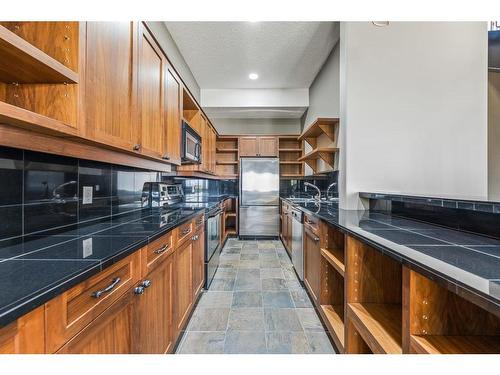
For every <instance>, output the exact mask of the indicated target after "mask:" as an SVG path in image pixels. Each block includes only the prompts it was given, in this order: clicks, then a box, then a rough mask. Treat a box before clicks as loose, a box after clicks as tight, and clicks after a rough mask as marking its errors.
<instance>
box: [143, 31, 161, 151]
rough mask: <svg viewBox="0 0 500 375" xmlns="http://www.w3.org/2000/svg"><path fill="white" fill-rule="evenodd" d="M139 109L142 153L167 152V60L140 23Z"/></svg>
mask: <svg viewBox="0 0 500 375" xmlns="http://www.w3.org/2000/svg"><path fill="white" fill-rule="evenodd" d="M139 30H140V37H139V38H140V39H139V51H140V53H139V73H138V76H139V82H138V92H139V96H138V99H139V113H140V124H141V147H140V151H141V153H142V154H145V155H149V156H153V157H157V158H161V157H162V156H163V154H164V148H165V144H164V133H165V131H164V127H165V116H164V104H165V103H164V99H163V95H164V82H165V79H164V74H165V70H166V63H167V60H166V58H165V56H164V55H163V53H162V51H161V50H160V48H159V47H158V45H157V44H156V42H155V41H154V39H153V37H152V35H151V34H150V32H149V31H148V30H147V29H146V28H145V26H144V25H143V24H140V26H139Z"/></svg>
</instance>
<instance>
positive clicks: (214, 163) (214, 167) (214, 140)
mask: <svg viewBox="0 0 500 375" xmlns="http://www.w3.org/2000/svg"><path fill="white" fill-rule="evenodd" d="M216 147H217V134H216V133H215V130H214V129H212V147H211V151H212V159H211V160H212V168H211V171H212V173H213V174H216V173H217V161H216V160H217V150H216Z"/></svg>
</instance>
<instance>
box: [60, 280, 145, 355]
mask: <svg viewBox="0 0 500 375" xmlns="http://www.w3.org/2000/svg"><path fill="white" fill-rule="evenodd" d="M135 301H136V296H135V295H134V292H133V290H129V291H127V292H126V293H125V294H124V295H123V296H121V297H120V298H119V299H118V300H117V301H115V302H114V303H113V304H112V305H111V306H110V307H109V308H108V309H107V310H105V311H104V312H103V313H102V314H101V315H99V316H98V317H97V318H96V319H94V320H93V321H92V322H91V323H90V324H89V325H87V326H86V327H85V328H84V329H83V330H81V331H80V332H79V333H78V334H77V335H76V336H75V337H73V338H72V339H71V340H69V341H68V342H67V343H66V344H65V345H63V346H62V347H61V348H60V349H59V350H58V351H57V353H59V354H129V353H133V352H134V347H135V345H136V343H135V341H134V340H135V339H136V335H135V334H134V328H135V327H136V325H135V324H134V315H135V311H134V307H135Z"/></svg>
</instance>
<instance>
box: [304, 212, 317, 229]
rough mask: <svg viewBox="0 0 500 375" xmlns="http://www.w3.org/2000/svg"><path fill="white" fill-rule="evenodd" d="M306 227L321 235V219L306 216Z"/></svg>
mask: <svg viewBox="0 0 500 375" xmlns="http://www.w3.org/2000/svg"><path fill="white" fill-rule="evenodd" d="M304 226H305V227H306V228H309V229H311V231H313V232H314V233H315V234H318V233H319V219H318V218H317V217H314V216H311V215H304Z"/></svg>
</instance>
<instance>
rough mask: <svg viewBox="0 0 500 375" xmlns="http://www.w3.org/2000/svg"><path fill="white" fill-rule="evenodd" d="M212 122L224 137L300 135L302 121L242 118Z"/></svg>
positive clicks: (213, 120)
mask: <svg viewBox="0 0 500 375" xmlns="http://www.w3.org/2000/svg"><path fill="white" fill-rule="evenodd" d="M212 122H213V124H214V126H215V128H216V129H217V131H218V132H219V134H221V135H223V134H226V135H228V134H229V135H231V134H242V135H252V134H299V133H300V119H299V118H295V119H293V118H292V119H280V118H268V119H260V118H258V119H241V118H235V119H230V118H214V119H212Z"/></svg>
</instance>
